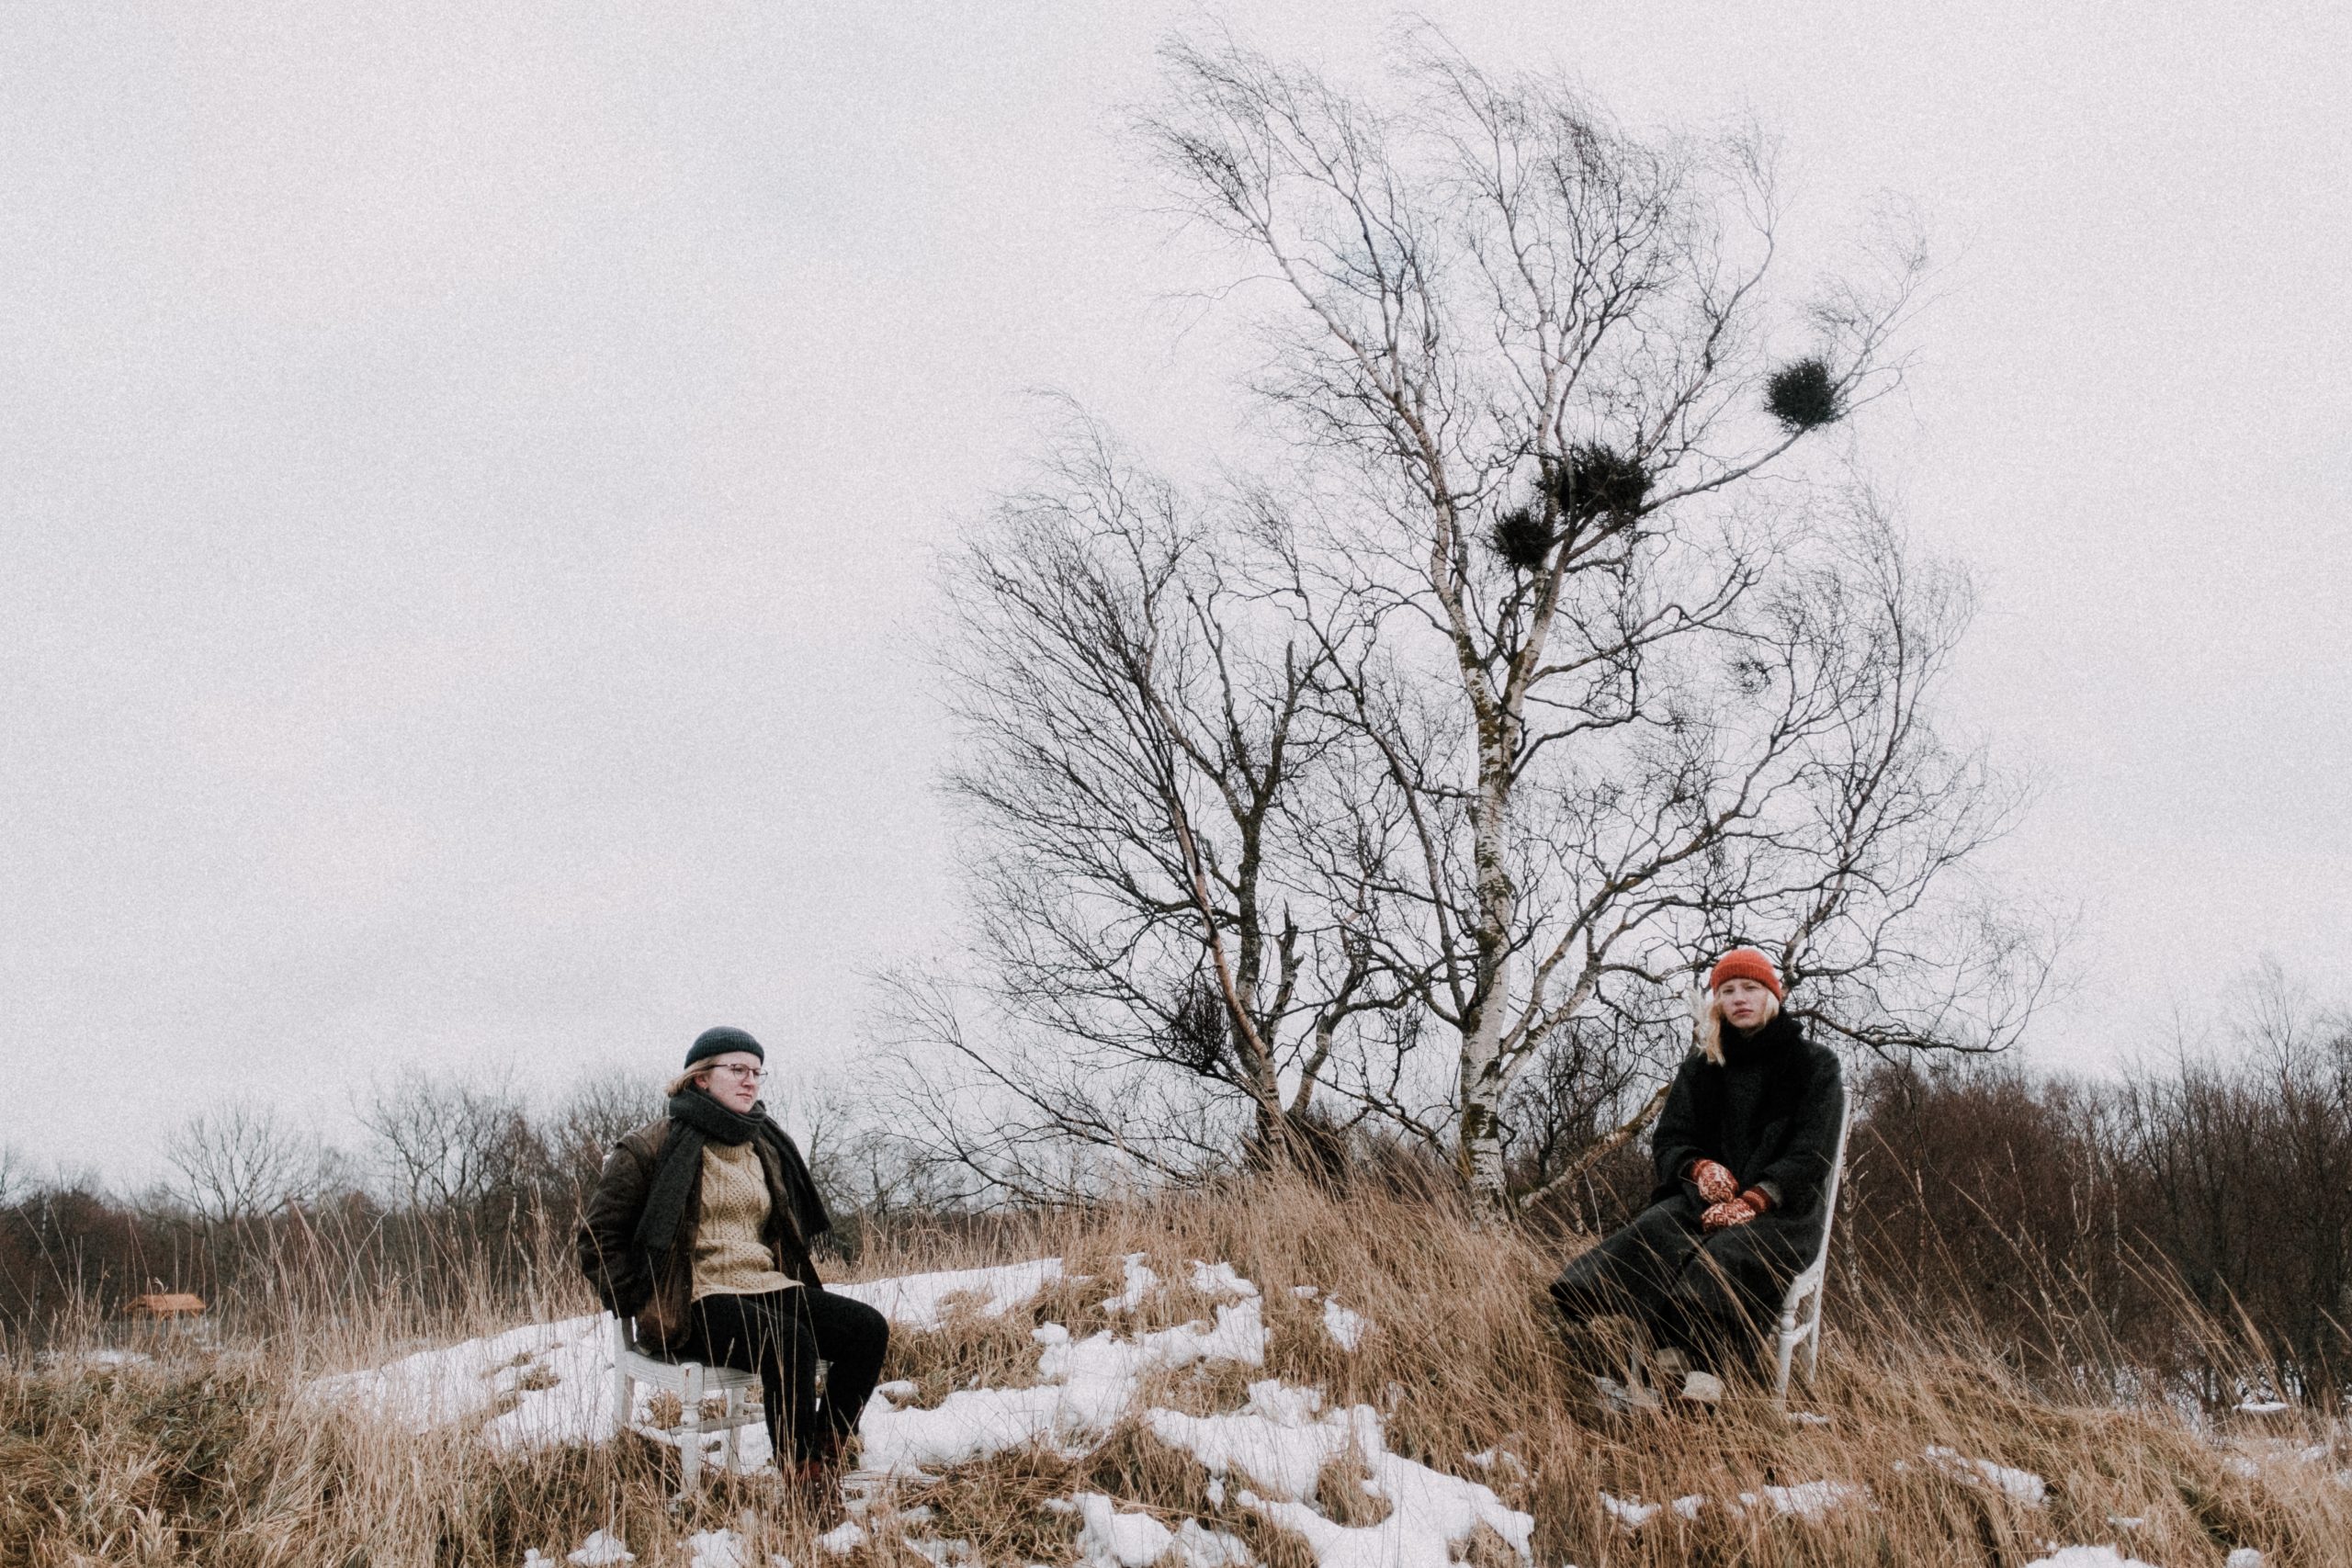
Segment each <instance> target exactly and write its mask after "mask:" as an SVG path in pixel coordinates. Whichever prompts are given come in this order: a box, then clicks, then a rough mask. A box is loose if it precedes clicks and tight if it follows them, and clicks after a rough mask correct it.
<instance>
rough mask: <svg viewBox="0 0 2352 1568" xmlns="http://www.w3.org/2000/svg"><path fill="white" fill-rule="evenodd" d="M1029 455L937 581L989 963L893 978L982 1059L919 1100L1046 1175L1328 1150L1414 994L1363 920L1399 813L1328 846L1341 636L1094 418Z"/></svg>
mask: <svg viewBox="0 0 2352 1568" xmlns="http://www.w3.org/2000/svg"><path fill="white" fill-rule="evenodd" d="M1041 467H1042V472H1041V477H1040V479H1039V482H1038V483H1037V485H1036V486H1035V487H1034V488H1032V489H1031V490H1029V491H1026V492H1024V493H1022V494H1017V495H1013V496H1010V497H1007V498H1005V499H1004V501H1003V502H1001V504H999V505H998V506H997V507H996V509H995V511H994V512H993V513H992V514H991V515H990V516H989V518H988V519H987V520H986V522H985V523H984V524H983V525H980V526H978V527H977V528H976V529H974V530H973V531H972V532H971V533H970V534H969V535H968V536H967V539H966V541H965V544H964V546H963V547H962V549H961V550H960V551H959V552H958V553H957V555H956V558H954V560H953V562H952V563H951V567H950V570H949V573H948V586H949V590H950V598H951V603H952V605H953V622H954V626H953V633H952V639H951V642H950V645H949V648H948V649H947V655H946V670H947V674H948V676H949V682H950V689H951V692H952V699H951V700H952V702H953V704H954V707H955V711H956V716H957V717H958V719H959V721H960V726H961V728H962V730H963V732H964V740H965V749H964V751H963V755H962V761H960V763H959V764H958V766H957V767H956V770H955V771H954V772H953V773H952V774H951V775H950V778H949V781H948V782H949V787H950V790H951V793H952V794H953V795H955V797H956V799H957V800H958V801H959V802H960V803H961V805H962V806H963V807H964V808H965V811H966V819H967V824H968V826H969V829H970V833H969V835H968V843H967V868H968V870H969V872H970V876H969V881H968V885H969V886H970V887H971V888H972V890H973V909H972V914H973V922H972V923H973V936H974V939H975V942H974V945H975V950H976V952H977V953H978V958H979V964H978V971H977V973H975V974H972V975H968V976H962V977H961V978H962V980H963V981H964V982H965V984H963V985H961V986H956V985H949V984H944V983H943V982H941V981H940V980H939V979H938V978H937V977H935V976H934V977H930V978H925V977H921V976H899V979H898V980H897V982H896V983H895V985H894V987H893V989H894V992H895V1005H894V1015H895V1020H896V1024H897V1030H898V1032H899V1036H900V1038H901V1039H902V1040H905V1041H908V1042H911V1043H919V1044H920V1045H921V1046H922V1047H924V1048H926V1049H927V1050H929V1051H930V1052H931V1053H932V1054H933V1055H934V1056H937V1055H943V1054H944V1056H945V1057H946V1058H947V1059H949V1060H951V1061H954V1062H956V1063H958V1064H960V1065H961V1066H962V1068H963V1069H964V1070H965V1072H966V1073H967V1075H968V1077H966V1078H962V1079H953V1080H951V1079H948V1078H943V1077H940V1076H939V1075H938V1074H936V1072H934V1073H933V1074H931V1075H930V1076H929V1077H922V1076H921V1075H918V1076H917V1077H915V1079H914V1080H913V1081H910V1084H909V1085H908V1086H907V1093H908V1096H909V1099H908V1102H907V1104H906V1105H905V1106H904V1107H902V1109H903V1110H904V1111H906V1112H907V1113H908V1114H909V1115H910V1117H911V1118H912V1120H913V1122H915V1123H917V1124H919V1125H921V1126H922V1127H923V1128H924V1129H926V1134H925V1137H924V1139H923V1140H922V1141H923V1142H924V1143H926V1144H927V1145H929V1146H930V1147H931V1148H932V1149H933V1152H934V1153H944V1155H945V1156H947V1157H948V1159H949V1161H950V1162H951V1163H953V1164H956V1165H959V1166H962V1167H964V1168H967V1169H969V1170H972V1171H975V1172H979V1173H983V1174H984V1175H985V1177H986V1179H987V1180H988V1181H989V1182H990V1183H992V1184H994V1185H995V1186H997V1187H999V1188H1001V1189H1005V1190H1017V1191H1021V1192H1023V1195H1029V1196H1037V1195H1043V1194H1042V1193H1039V1192H1035V1191H1031V1190H1030V1189H1031V1188H1032V1187H1035V1186H1037V1185H1038V1184H1041V1183H1042V1184H1043V1186H1045V1187H1046V1188H1048V1189H1055V1190H1067V1189H1069V1188H1071V1187H1083V1186H1085V1185H1087V1184H1088V1182H1089V1181H1091V1180H1093V1179H1096V1178H1099V1177H1102V1176H1103V1175H1105V1174H1106V1173H1111V1172H1115V1171H1118V1170H1121V1169H1128V1170H1132V1171H1136V1172H1148V1173H1151V1174H1154V1175H1157V1176H1160V1177H1184V1176H1189V1175H1192V1174H1193V1173H1196V1172H1198V1171H1199V1170H1201V1169H1203V1168H1205V1167H1208V1166H1211V1165H1215V1164H1217V1163H1219V1162H1222V1161H1225V1160H1227V1159H1228V1158H1230V1157H1233V1156H1237V1155H1238V1156H1242V1157H1246V1158H1250V1159H1256V1160H1284V1161H1289V1162H1292V1163H1300V1162H1311V1161H1312V1160H1314V1159H1315V1158H1317V1157H1318V1153H1317V1151H1318V1148H1319V1147H1320V1146H1321V1145H1325V1144H1327V1143H1328V1140H1329V1136H1330V1134H1331V1127H1330V1125H1329V1120H1330V1115H1331V1110H1332V1108H1330V1107H1327V1106H1325V1105H1323V1104H1321V1103H1319V1102H1318V1099H1317V1097H1318V1095H1319V1094H1322V1093H1323V1092H1324V1090H1325V1089H1326V1086H1327V1085H1328V1083H1329V1080H1330V1078H1331V1076H1332V1074H1333V1072H1334V1070H1335V1064H1336V1062H1337V1060H1338V1059H1339V1058H1340V1055H1342V1054H1343V1053H1344V1052H1345V1051H1346V1050H1347V1048H1348V1042H1347V1038H1346V1037H1347V1035H1348V1033H1349V1031H1350V1027H1351V1021H1354V1020H1356V1019H1357V1018H1358V1017H1359V1016H1360V1015H1363V1014H1365V1013H1367V1012H1373V1011H1377V1010H1380V1009H1382V1008H1385V1007H1386V1006H1389V1005H1391V1004H1392V1003H1393V1002H1394V1000H1395V998H1396V995H1397V991H1396V987H1395V985H1394V983H1393V981H1392V980H1391V979H1390V977H1389V976H1385V975H1384V974H1383V973H1381V972H1380V971H1379V970H1378V969H1377V967H1376V966H1375V965H1374V963H1373V962H1372V954H1373V951H1374V949H1373V945H1372V943H1371V942H1370V940H1369V936H1370V932H1371V931H1372V929H1373V928H1374V926H1375V925H1376V924H1377V922H1378V921H1379V920H1380V919H1381V918H1382V914H1381V910H1380V909H1379V908H1377V907H1376V906H1377V901H1378V893H1377V889H1376V888H1375V887H1374V886H1373V884H1372V880H1371V878H1370V876H1369V874H1368V873H1367V872H1366V870H1365V868H1366V867H1367V866H1376V865H1378V864H1379V863H1381V862H1382V861H1383V859H1384V858H1385V855H1386V854H1387V852H1388V848H1387V846H1386V845H1385V843H1382V842H1380V841H1379V840H1380V836H1381V834H1382V832H1383V831H1384V828H1383V825H1382V824H1379V823H1376V822H1374V821H1371V820H1369V819H1363V818H1361V816H1359V818H1358V819H1356V820H1354V821H1352V822H1347V831H1346V832H1343V833H1340V835H1339V837H1338V838H1337V839H1336V840H1335V839H1334V837H1333V824H1334V823H1335V822H1346V819H1347V812H1346V809H1345V808H1344V807H1342V808H1340V809H1338V810H1334V809H1332V804H1333V796H1334V795H1335V793H1337V791H1338V784H1337V781H1335V780H1333V779H1332V778H1331V777H1330V776H1329V769H1330V762H1331V758H1332V754H1333V751H1334V748H1335V744H1336V739H1337V728H1338V727H1337V725H1336V724H1335V722H1334V720H1333V719H1332V718H1331V716H1329V714H1328V713H1327V712H1326V711H1325V710H1324V707H1323V706H1322V705H1319V704H1318V703H1317V702H1316V701H1315V700H1314V690H1315V683H1316V680H1317V665H1318V663H1319V661H1320V660H1321V658H1322V657H1323V656H1322V655H1321V653H1320V652H1319V651H1318V650H1317V645H1316V641H1315V639H1314V638H1313V637H1310V636H1308V635H1307V634H1306V632H1305V630H1304V629H1303V628H1301V627H1300V626H1296V625H1295V623H1293V622H1292V621H1291V620H1290V618H1289V617H1288V616H1287V615H1285V614H1284V613H1283V610H1282V609H1281V607H1280V606H1279V605H1272V604H1269V603H1268V602H1267V596H1266V595H1265V594H1263V593H1262V592H1259V591H1258V590H1257V589H1256V588H1254V587H1253V585H1251V584H1250V582H1249V581H1246V579H1243V578H1240V577H1238V576H1237V574H1236V571H1235V567H1234V562H1235V556H1234V554H1233V552H1232V551H1231V550H1230V549H1229V548H1228V547H1227V543H1228V542H1227V541H1226V540H1225V539H1223V538H1221V536H1220V525H1219V524H1218V523H1217V522H1216V519H1215V517H1214V516H1213V515H1212V514H1211V513H1210V512H1208V511H1204V509H1203V508H1201V507H1199V506H1198V505H1196V504H1194V503H1192V502H1188V501H1187V500H1186V499H1185V498H1184V497H1183V496H1182V495H1181V494H1180V493H1179V492H1178V491H1176V490H1175V489H1174V488H1173V487H1172V486H1170V484H1168V483H1166V482H1165V481H1163V480H1161V479H1158V478H1156V477H1155V476H1153V475H1151V474H1150V473H1148V472H1147V471H1145V470H1143V469H1142V468H1140V467H1139V466H1137V465H1136V463H1135V462H1133V461H1132V460H1131V459H1129V458H1128V457H1125V456H1124V455H1123V454H1122V453H1121V452H1120V451H1118V450H1117V449H1116V448H1115V447H1114V445H1113V444H1112V443H1111V442H1110V440H1109V439H1108V437H1107V436H1106V435H1104V434H1103V432H1102V431H1100V430H1099V429H1097V428H1095V427H1092V426H1091V425H1089V424H1087V423H1084V422H1082V421H1074V422H1073V423H1072V424H1071V427H1070V429H1069V433H1068V434H1067V436H1066V437H1065V438H1064V439H1063V440H1062V441H1061V442H1060V443H1059V444H1058V445H1057V447H1056V449H1055V451H1054V453H1053V454H1052V455H1051V456H1050V457H1048V458H1047V460H1046V462H1045V463H1044V464H1043V465H1042V466H1041ZM1388 827H1389V829H1393V827H1394V825H1393V824H1390V825H1388ZM1348 833H1353V834H1355V835H1358V836H1359V837H1360V838H1361V840H1362V841H1361V842H1356V843H1351V842H1349V841H1348V837H1347V835H1348ZM975 998H977V999H978V1005H979V1006H981V1007H983V1008H984V1009H985V1010H987V1013H988V1017H987V1019H986V1021H985V1027H980V1028H975V1027H974V1024H973V1021H972V1019H971V1017H970V1016H969V1015H970V1012H971V1009H972V1007H973V1006H974V1005H975ZM951 1083H952V1087H949V1086H950V1084H951ZM975 1094H978V1095H979V1096H981V1097H983V1098H984V1099H985V1100H986V1101H987V1103H988V1104H989V1107H990V1109H989V1111H988V1112H987V1113H985V1114H983V1113H979V1112H978V1104H976V1103H975V1102H974V1101H973V1100H972V1099H971V1098H970V1097H971V1096H973V1095H975ZM1339 1109H1340V1110H1341V1111H1344V1107H1340V1108H1339Z"/></svg>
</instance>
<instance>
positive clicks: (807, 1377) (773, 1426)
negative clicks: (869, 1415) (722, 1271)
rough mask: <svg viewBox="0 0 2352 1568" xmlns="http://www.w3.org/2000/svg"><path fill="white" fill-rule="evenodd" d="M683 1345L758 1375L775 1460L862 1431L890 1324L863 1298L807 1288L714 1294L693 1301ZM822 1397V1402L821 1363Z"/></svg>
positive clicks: (821, 1453) (821, 1449)
mask: <svg viewBox="0 0 2352 1568" xmlns="http://www.w3.org/2000/svg"><path fill="white" fill-rule="evenodd" d="M690 1322H691V1324H692V1327H693V1333H692V1335H691V1337H690V1343H689V1344H688V1345H687V1346H686V1347H685V1350H686V1352H687V1353H688V1354H690V1355H693V1356H697V1357H699V1358H700V1359H702V1360H703V1361H704V1362H705V1363H706V1364H707V1365H711V1366H720V1367H733V1368H735V1369H736V1370H737V1371H746V1372H757V1373H759V1375H760V1405H761V1409H762V1411H763V1414H764V1415H765V1416H767V1422H768V1443H769V1446H770V1447H772V1448H773V1449H775V1456H776V1462H777V1464H778V1465H779V1466H781V1465H782V1464H784V1463H785V1462H786V1460H787V1458H789V1459H793V1460H801V1461H806V1460H813V1459H820V1458H824V1457H827V1456H829V1455H831V1453H832V1452H833V1451H834V1450H837V1449H838V1448H839V1447H840V1444H841V1439H842V1438H845V1437H847V1436H848V1435H849V1434H850V1433H852V1432H854V1431H855V1430H857V1419H858V1417H859V1416H862V1415H864V1414H865V1402H866V1400H867V1399H868V1398H870V1397H871V1396H872V1395H873V1393H874V1384H875V1382H876V1380H877V1379H879V1378H880V1377H881V1375H882V1355H883V1352H884V1351H886V1350H888V1348H889V1346H890V1324H889V1320H888V1318H885V1317H884V1316H883V1315H882V1314H880V1313H878V1312H876V1311H875V1310H874V1309H873V1308H872V1307H870V1306H867V1305H866V1304H865V1303H864V1302H857V1301H852V1300H850V1298H849V1297H847V1296H837V1295H834V1294H832V1293H831V1292H829V1291H820V1290H809V1289H807V1288H806V1287H801V1288H796V1289H793V1290H788V1291H770V1292H767V1293H766V1294H765V1295H758V1296H738V1295H709V1296H704V1297H701V1298H700V1299H699V1300H697V1301H696V1302H695V1304H694V1311H693V1314H692V1315H691V1318H690ZM820 1360H822V1361H827V1362H830V1363H831V1369H830V1370H829V1371H827V1372H826V1374H825V1404H824V1408H823V1410H822V1411H821V1412H820V1410H819V1409H818V1407H817V1363H818V1362H819V1361H820Z"/></svg>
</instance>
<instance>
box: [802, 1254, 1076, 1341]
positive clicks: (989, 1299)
mask: <svg viewBox="0 0 2352 1568" xmlns="http://www.w3.org/2000/svg"><path fill="white" fill-rule="evenodd" d="M1061 1278H1062V1260H1061V1259H1060V1258H1035V1259H1033V1260H1032V1261H1030V1262H1027V1263H1006V1264H1001V1265H999V1266H997V1267H996V1268H993V1269H946V1270H944V1271H942V1272H940V1273H936V1274H902V1275H900V1276H899V1278H897V1279H895V1280H866V1281H865V1283H863V1284H856V1285H828V1286H826V1287H825V1289H826V1290H828V1291H830V1292H832V1293H833V1294H834V1295H837V1296H847V1297H849V1299H850V1300H852V1301H855V1302H864V1303H865V1304H866V1305H867V1306H870V1307H872V1308H874V1310H875V1311H876V1312H878V1313H880V1314H882V1315H883V1316H885V1317H887V1318H888V1319H889V1320H890V1326H891V1327H893V1328H907V1329H913V1330H915V1331H917V1332H920V1333H929V1332H931V1331H932V1330H933V1329H936V1328H938V1327H939V1326H941V1325H943V1324H944V1323H945V1322H946V1321H947V1318H948V1314H949V1313H950V1312H951V1311H952V1310H953V1309H954V1307H956V1305H957V1304H959V1303H969V1304H970V1305H971V1307H972V1309H973V1310H974V1311H977V1312H978V1313H979V1314H980V1315H981V1316H983V1317H1002V1316H1003V1315H1004V1314H1006V1313H1008V1312H1011V1311H1012V1309H1013V1308H1014V1307H1017V1306H1021V1305H1023V1304H1025V1303H1029V1302H1031V1301H1034V1300H1035V1299H1036V1296H1037V1292H1040V1291H1042V1290H1044V1289H1045V1288H1046V1286H1048V1285H1053V1284H1058V1283H1059V1282H1060V1281H1061Z"/></svg>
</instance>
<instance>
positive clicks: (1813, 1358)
mask: <svg viewBox="0 0 2352 1568" xmlns="http://www.w3.org/2000/svg"><path fill="white" fill-rule="evenodd" d="M1820 1372H1821V1319H1820V1318H1818V1317H1816V1318H1815V1319H1814V1320H1813V1322H1812V1323H1810V1324H1809V1325H1806V1327H1805V1332H1804V1381H1805V1382H1807V1383H1808V1384H1810V1383H1811V1382H1813V1381H1814V1379H1815V1378H1816V1377H1817V1376H1819V1375H1820Z"/></svg>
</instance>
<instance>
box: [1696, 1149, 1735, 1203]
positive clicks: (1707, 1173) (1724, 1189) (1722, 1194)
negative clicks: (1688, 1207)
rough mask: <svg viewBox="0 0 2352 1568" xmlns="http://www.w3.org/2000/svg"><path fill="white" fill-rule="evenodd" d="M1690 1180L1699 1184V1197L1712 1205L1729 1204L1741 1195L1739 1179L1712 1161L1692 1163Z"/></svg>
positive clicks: (1703, 1160) (1704, 1160) (1727, 1169)
mask: <svg viewBox="0 0 2352 1568" xmlns="http://www.w3.org/2000/svg"><path fill="white" fill-rule="evenodd" d="M1691 1180H1692V1181H1693V1182H1695V1183H1697V1184H1698V1188H1699V1196H1700V1197H1702V1198H1704V1199H1705V1200H1706V1201H1708V1202H1710V1203H1724V1202H1729V1201H1731V1200H1732V1199H1733V1198H1735V1197H1736V1196H1738V1193H1739V1178H1737V1177H1736V1176H1734V1175H1733V1174H1732V1173H1731V1171H1730V1169H1729V1168H1727V1167H1724V1166H1720V1165H1717V1164H1716V1163H1715V1162H1714V1161H1713V1160H1711V1159H1702V1160H1693V1161H1691Z"/></svg>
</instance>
